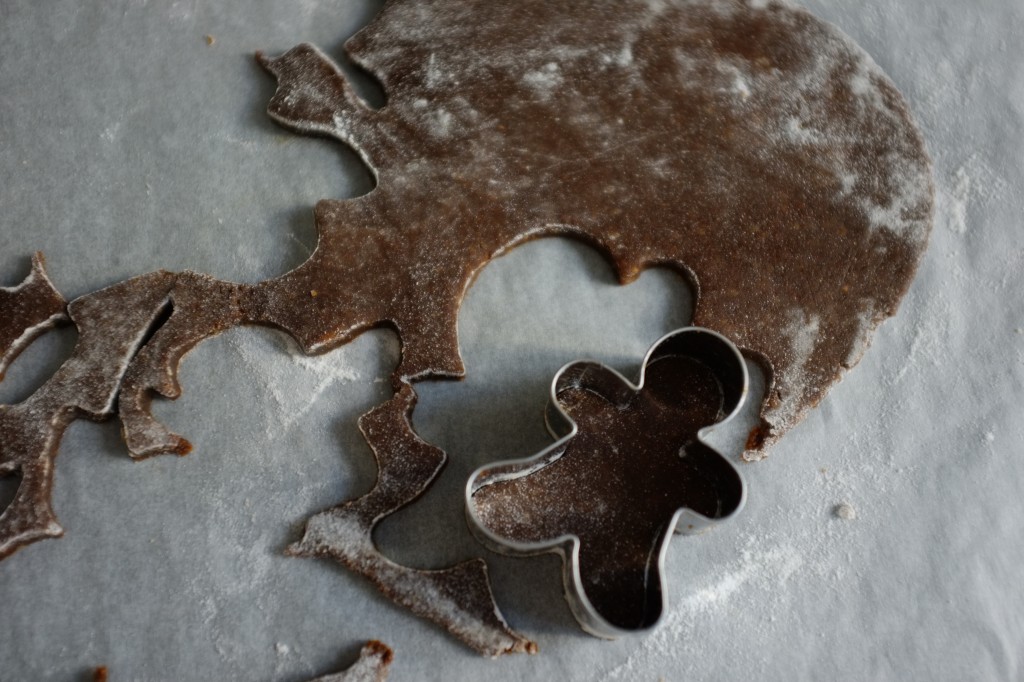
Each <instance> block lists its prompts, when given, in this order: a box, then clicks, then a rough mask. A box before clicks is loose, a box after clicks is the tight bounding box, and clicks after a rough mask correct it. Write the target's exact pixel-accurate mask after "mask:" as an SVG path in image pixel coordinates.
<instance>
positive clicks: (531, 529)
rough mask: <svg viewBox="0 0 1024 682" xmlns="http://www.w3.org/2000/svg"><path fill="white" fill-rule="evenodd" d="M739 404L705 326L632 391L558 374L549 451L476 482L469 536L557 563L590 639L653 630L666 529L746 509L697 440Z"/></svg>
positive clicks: (718, 345) (740, 389) (593, 365)
mask: <svg viewBox="0 0 1024 682" xmlns="http://www.w3.org/2000/svg"><path fill="white" fill-rule="evenodd" d="M746 395H747V369H746V365H745V364H744V362H743V357H742V356H741V355H740V352H739V350H737V348H736V347H735V346H734V345H733V344H732V343H731V342H730V341H729V340H728V339H726V338H725V337H724V336H722V335H721V334H718V333H716V332H713V331H710V330H708V329H702V328H699V327H687V328H685V329H679V330H677V331H674V332H671V333H669V334H667V335H665V336H663V337H662V338H661V339H660V340H658V341H657V343H655V344H654V345H653V346H652V347H651V349H650V350H649V351H647V356H646V357H645V358H644V363H643V368H642V369H641V372H640V381H639V383H638V384H637V385H633V384H632V383H630V382H629V381H628V380H627V379H626V378H625V377H623V376H622V375H621V374H619V373H618V372H616V371H615V370H613V369H611V368H609V367H606V366H605V365H602V364H600V363H598V362H594V361H589V360H584V361H579V362H573V363H570V364H568V365H565V366H564V367H562V368H561V369H560V370H559V371H558V373H557V374H556V375H555V378H554V381H553V382H552V384H551V402H550V404H549V405H548V410H547V412H546V415H545V416H546V421H547V424H548V430H549V431H550V432H551V435H552V437H554V438H555V439H556V442H555V443H554V444H553V445H552V446H551V447H549V448H547V449H545V450H543V451H542V452H541V453H539V454H537V455H535V456H533V457H530V458H528V459H519V460H508V461H504V462H496V463H494V464H488V465H486V466H483V467H481V468H479V469H477V470H476V471H475V472H473V474H472V475H471V476H470V478H469V481H468V482H467V484H466V516H467V519H468V522H469V527H470V530H472V531H473V533H474V535H475V536H476V537H477V539H479V540H480V541H481V542H482V543H483V544H484V545H485V546H487V547H489V548H490V549H492V550H494V551H496V552H500V553H503V554H512V555H531V554H539V553H542V552H554V553H556V554H559V555H560V556H561V557H562V562H563V574H562V575H563V581H564V587H565V595H566V600H567V601H568V602H569V607H570V608H571V609H572V612H573V615H575V616H576V620H578V621H579V623H580V625H581V626H582V627H583V629H584V630H586V631H587V632H589V633H591V634H593V635H596V636H598V637H607V638H613V637H617V636H619V635H623V634H628V633H634V632H638V631H644V630H647V629H650V628H653V627H654V626H655V625H657V623H658V621H659V620H660V618H661V615H662V612H663V611H664V603H665V592H666V586H665V583H664V570H663V569H664V563H665V554H666V551H667V549H668V541H669V538H670V537H671V535H672V534H673V532H684V533H695V532H699V531H701V530H703V529H705V528H707V527H708V526H709V525H711V524H712V523H715V522H718V521H722V520H724V519H726V518H728V517H731V516H733V515H734V514H736V513H737V512H738V511H739V510H740V509H741V508H742V507H743V504H744V501H745V499H746V489H745V486H744V484H743V479H742V478H741V476H740V474H739V472H738V471H737V470H736V468H735V467H734V466H733V465H732V464H731V463H730V462H729V461H728V460H727V459H725V457H723V456H722V455H721V454H719V453H718V452H717V451H716V450H714V449H713V448H711V447H710V446H709V445H707V444H705V443H704V442H703V438H704V437H705V436H706V435H707V434H708V433H710V431H711V430H712V429H713V428H714V427H715V426H716V425H718V424H722V423H724V422H726V421H728V420H729V419H731V418H732V417H733V416H734V415H735V414H736V413H737V412H738V411H739V408H740V406H741V405H742V404H743V401H744V400H745V399H746Z"/></svg>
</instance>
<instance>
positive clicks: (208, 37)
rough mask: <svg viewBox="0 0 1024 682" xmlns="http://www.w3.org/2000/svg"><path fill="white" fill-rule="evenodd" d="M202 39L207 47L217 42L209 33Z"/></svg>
mask: <svg viewBox="0 0 1024 682" xmlns="http://www.w3.org/2000/svg"><path fill="white" fill-rule="evenodd" d="M203 39H204V40H205V41H206V44H207V45H213V44H214V43H215V42H217V39H216V38H214V37H213V36H212V35H210V34H209V33H207V34H206V35H205V36H203Z"/></svg>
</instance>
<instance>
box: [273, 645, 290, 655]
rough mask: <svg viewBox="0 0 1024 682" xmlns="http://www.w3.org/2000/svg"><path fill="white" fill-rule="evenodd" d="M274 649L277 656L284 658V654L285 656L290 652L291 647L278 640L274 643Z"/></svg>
mask: <svg viewBox="0 0 1024 682" xmlns="http://www.w3.org/2000/svg"><path fill="white" fill-rule="evenodd" d="M274 651H276V652H277V655H278V656H280V657H282V658H284V657H285V656H287V655H288V654H290V653H291V652H292V648H291V647H290V646H288V645H287V644H285V643H284V642H278V643H277V644H275V645H274Z"/></svg>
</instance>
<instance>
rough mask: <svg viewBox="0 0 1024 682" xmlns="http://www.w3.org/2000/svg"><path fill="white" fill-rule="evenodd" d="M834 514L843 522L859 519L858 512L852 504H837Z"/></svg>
mask: <svg viewBox="0 0 1024 682" xmlns="http://www.w3.org/2000/svg"><path fill="white" fill-rule="evenodd" d="M832 513H833V514H835V515H836V517H837V518H840V519H842V520H843V521H853V520H854V519H855V518H857V510H856V509H854V508H853V505H852V504H850V503H849V502H843V503H841V504H837V505H836V506H835V509H833V510H832Z"/></svg>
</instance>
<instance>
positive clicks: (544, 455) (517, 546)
mask: <svg viewBox="0 0 1024 682" xmlns="http://www.w3.org/2000/svg"><path fill="white" fill-rule="evenodd" d="M694 333H696V334H704V335H709V336H711V337H712V338H714V339H716V340H718V341H719V342H721V343H722V345H723V347H724V348H725V349H726V350H728V351H729V353H730V354H731V355H732V356H733V357H734V359H735V360H736V363H737V366H738V368H739V370H740V371H739V380H740V381H739V383H740V387H739V389H740V390H739V394H738V396H737V397H736V402H735V404H734V405H733V406H732V409H731V410H730V411H729V413H728V414H726V415H725V417H723V418H722V419H721V420H719V421H717V422H715V423H714V424H709V425H708V426H705V427H703V428H701V429H700V430H698V431H697V436H696V439H697V440H698V441H699V442H700V443H701V444H703V445H705V446H706V447H708V448H711V449H712V450H714V451H715V452H716V453H717V454H718V455H719V456H720V457H721V458H722V460H723V461H724V462H725V463H726V464H727V465H728V467H729V468H730V469H732V471H733V472H734V473H735V474H736V477H737V480H738V481H739V485H740V499H739V501H738V502H737V504H736V507H735V508H734V509H733V510H732V511H730V512H729V513H727V514H724V515H722V516H718V517H709V516H704V515H703V514H700V513H699V512H696V511H694V510H692V509H690V508H689V507H680V508H679V509H677V510H676V512H675V513H674V514H673V515H672V518H671V520H670V521H669V522H668V526H667V527H666V532H665V533H664V535H663V537H662V539H661V540H659V543H660V547H658V550H657V555H658V559H657V568H658V580H659V583H660V585H659V587H660V589H661V595H662V598H661V604H662V608H661V611H660V612H659V613H658V615H657V617H656V618H654V620H653V621H651V623H650V624H648V625H644V626H641V627H638V628H630V629H626V628H622V627H619V626H617V625H614V624H612V623H610V622H609V621H608V620H607V619H605V618H604V617H603V616H602V615H601V614H600V613H599V612H598V611H597V609H595V608H594V605H593V604H592V603H591V601H590V599H589V598H588V597H587V595H586V592H585V591H584V589H583V581H582V578H581V576H580V564H579V551H580V538H579V536H578V535H575V534H574V533H565V534H563V535H560V536H558V537H556V538H554V539H551V540H547V541H544V542H518V541H515V540H509V539H508V538H504V537H502V536H499V535H496V534H494V533H492V532H491V531H489V530H488V529H487V528H486V527H485V526H484V524H483V523H482V522H481V521H480V520H479V518H478V517H477V514H476V511H475V508H474V505H473V495H474V494H475V493H476V492H477V491H478V490H480V489H481V488H484V487H486V486H487V485H490V484H492V483H495V482H498V481H500V480H502V479H501V478H498V477H496V478H494V479H492V480H490V481H488V482H487V483H482V484H481V483H480V478H481V476H482V475H483V474H485V473H486V472H487V471H488V470H490V469H498V468H504V467H509V466H512V465H519V466H520V469H519V470H518V471H516V472H514V473H513V474H506V475H505V477H504V478H505V479H506V480H507V479H508V478H518V477H521V476H525V475H528V474H529V473H530V472H532V471H536V470H537V469H540V468H543V467H544V466H547V463H548V462H547V461H546V460H548V459H550V458H552V456H553V455H555V453H556V452H557V451H559V450H561V449H562V448H563V447H564V446H565V445H566V444H567V443H568V442H569V440H571V439H572V438H573V437H574V436H575V435H576V433H577V432H578V431H579V427H578V426H577V424H576V423H575V422H574V421H573V420H572V418H571V417H570V416H569V415H568V414H566V413H565V411H564V410H563V409H562V408H561V407H560V406H559V404H558V397H557V394H556V391H557V389H558V382H559V379H561V377H562V375H563V374H564V373H565V371H566V370H567V369H569V368H570V367H571V366H573V365H576V364H578V363H581V362H590V363H593V364H595V365H598V366H600V367H602V368H604V369H606V370H608V371H610V372H612V373H613V374H614V375H615V376H617V377H618V378H619V379H620V380H621V381H622V382H623V383H624V384H625V385H626V386H628V387H629V389H630V390H632V391H640V390H641V389H643V387H644V383H645V380H646V377H647V367H648V363H649V362H650V359H651V356H652V355H653V354H654V352H655V351H656V350H657V349H658V348H659V347H660V346H661V345H662V344H663V343H665V342H667V341H669V340H671V339H673V338H675V337H677V336H681V335H684V334H694ZM749 393H750V376H749V372H748V371H747V365H746V362H745V360H744V358H743V354H742V353H741V352H740V350H739V349H738V348H737V347H736V345H735V344H734V343H733V342H732V341H730V340H729V339H728V338H727V337H725V336H724V335H722V334H720V333H718V332H716V331H714V330H711V329H707V328H705V327H694V326H690V327H681V328H679V329H676V330H673V331H670V332H668V333H667V334H665V335H663V336H662V337H661V338H659V339H658V340H657V341H655V342H654V343H653V344H651V347H650V348H649V349H648V350H647V353H646V354H645V355H644V359H643V362H642V363H641V365H640V378H639V381H638V382H637V383H636V384H634V383H633V382H632V381H630V380H629V379H627V378H626V377H624V376H623V375H622V374H621V373H620V372H619V371H617V370H615V369H614V368H612V367H609V366H608V365H606V364H605V363H603V362H599V361H596V360H586V359H584V360H573V361H571V362H568V363H566V364H564V365H562V367H560V368H559V369H558V371H557V372H555V376H554V378H553V379H552V380H551V387H550V389H549V395H548V404H547V408H546V409H545V412H544V422H545V426H546V427H547V429H548V433H550V434H551V436H552V438H554V439H555V442H554V443H552V444H551V445H549V446H548V447H546V448H544V449H543V450H541V451H540V452H539V453H537V454H535V455H532V456H530V457H525V458H517V459H505V460H499V461H496V462H490V463H488V464H484V465H482V466H480V467H477V469H475V470H474V471H473V473H472V474H470V476H469V479H468V480H467V481H466V488H465V502H466V523H467V525H468V526H469V530H470V532H471V533H472V534H473V536H474V537H475V538H476V539H477V541H479V542H480V543H481V544H482V545H484V546H485V547H487V548H488V549H489V550H491V551H493V552H496V553H498V554H505V555H508V556H520V557H525V556H536V555H539V554H557V555H559V556H560V557H561V558H562V587H563V592H564V594H565V599H566V601H567V602H568V604H569V609H570V611H572V614H573V616H574V617H575V618H576V620H577V622H578V623H579V624H580V627H582V628H583V630H585V631H586V632H588V633H590V634H591V635H594V636H595V637H600V638H602V639H616V638H618V637H621V636H629V635H638V634H643V633H646V632H649V631H651V630H653V629H655V628H656V627H658V625H659V624H660V623H661V621H662V619H663V618H664V617H665V609H664V604H665V602H666V601H667V595H668V584H667V582H666V579H665V558H666V555H667V553H668V545H669V540H670V539H671V537H672V536H673V535H677V534H685V535H694V534H697V533H702V532H704V531H706V530H708V529H709V528H710V527H711V526H714V525H717V524H720V523H723V522H725V521H728V520H729V519H731V518H733V517H735V516H736V515H737V514H739V513H740V512H741V511H742V510H743V507H744V506H745V505H746V501H747V485H746V481H744V479H743V475H742V474H741V473H740V471H739V469H737V468H736V465H735V464H733V462H732V461H731V460H729V458H728V457H726V456H724V455H722V453H721V452H719V451H718V449H717V448H715V447H714V446H712V445H710V444H709V443H707V441H706V436H708V435H710V434H711V433H712V432H713V431H714V430H715V429H717V428H719V427H721V426H722V425H723V424H726V423H728V422H729V421H731V420H732V419H733V418H735V417H736V415H737V414H738V413H739V412H740V410H741V409H742V408H743V405H744V404H745V403H746V401H747V396H748V394H749ZM556 420H557V421H556ZM560 427H562V428H560ZM558 456H559V457H560V456H561V454H558ZM537 465H540V466H537ZM681 522H682V523H681ZM680 528H683V529H684V530H680Z"/></svg>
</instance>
